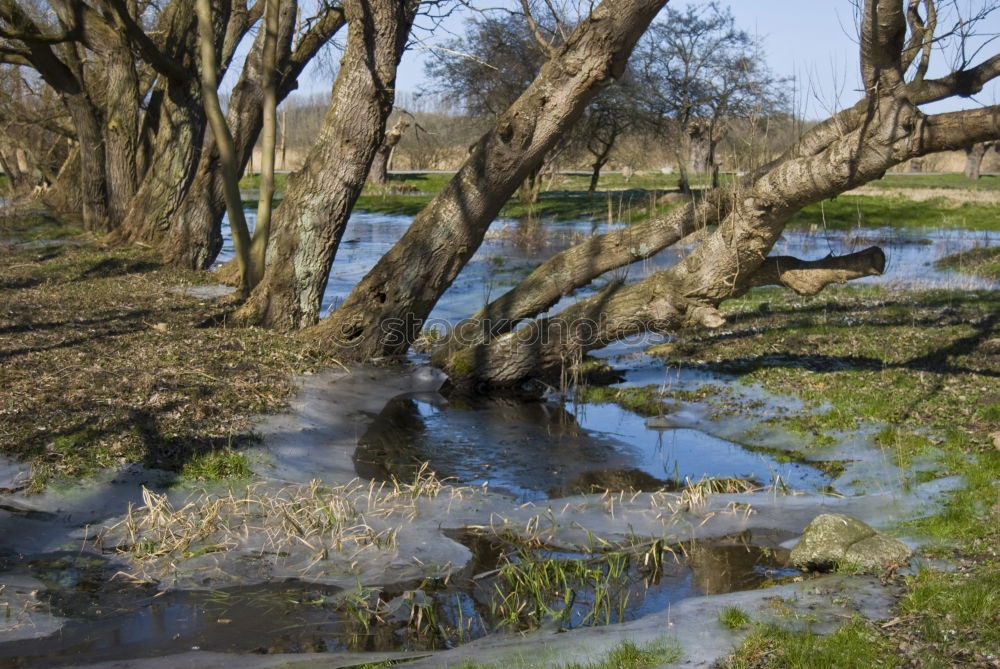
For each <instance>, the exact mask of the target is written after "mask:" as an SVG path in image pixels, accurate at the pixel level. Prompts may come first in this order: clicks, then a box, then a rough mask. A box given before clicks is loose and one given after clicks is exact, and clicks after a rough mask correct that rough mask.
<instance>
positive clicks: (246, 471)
mask: <svg viewBox="0 0 1000 669" xmlns="http://www.w3.org/2000/svg"><path fill="white" fill-rule="evenodd" d="M180 474H181V478H182V479H184V480H187V481H224V480H227V479H228V480H233V479H237V480H238V479H246V478H249V477H250V475H251V474H252V472H251V470H250V462H249V461H248V460H247V457H246V456H245V455H244V454H242V453H238V452H236V451H233V450H229V449H220V450H217V451H208V452H206V453H198V454H195V455H193V456H192V457H191V458H189V459H188V461H187V462H185V463H184V466H183V467H181V472H180Z"/></svg>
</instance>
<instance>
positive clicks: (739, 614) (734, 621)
mask: <svg viewBox="0 0 1000 669" xmlns="http://www.w3.org/2000/svg"><path fill="white" fill-rule="evenodd" d="M719 623H720V624H721V625H722V626H723V627H728V628H729V629H731V630H737V629H743V628H744V627H746V626H747V625H749V624H750V614H748V613H747V612H746V611H744V610H743V609H741V608H740V607H738V606H727V607H726V608H724V609H722V610H721V611H719Z"/></svg>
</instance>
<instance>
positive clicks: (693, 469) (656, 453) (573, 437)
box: [354, 395, 829, 501]
mask: <svg viewBox="0 0 1000 669" xmlns="http://www.w3.org/2000/svg"><path fill="white" fill-rule="evenodd" d="M354 458H355V466H356V468H357V472H358V474H359V475H360V476H363V477H365V478H372V479H375V480H389V479H391V478H392V477H396V478H397V479H399V480H410V479H412V478H413V476H414V474H415V473H416V471H417V469H418V468H419V467H420V466H421V465H422V463H424V462H429V463H430V467H431V469H432V470H434V471H435V472H436V473H437V474H438V475H439V476H446V477H453V478H454V479H456V480H457V481H458V482H459V483H461V484H466V485H482V484H484V483H485V484H488V485H489V487H490V488H491V489H494V490H501V491H505V492H508V493H510V494H512V495H514V496H515V497H517V498H518V499H521V500H525V501H527V500H540V499H546V498H553V497H562V496H566V495H572V494H577V493H581V492H595V491H600V490H615V491H617V490H626V491H649V490H661V489H667V490H671V489H674V490H676V489H678V488H679V487H680V486H681V485H683V484H684V483H685V481H687V480H688V479H691V480H692V481H699V480H701V479H703V478H740V479H745V480H750V481H753V482H755V483H758V484H762V485H767V484H770V483H772V482H774V481H775V480H777V479H778V478H779V477H780V479H781V481H783V482H784V483H785V484H787V485H789V486H791V487H794V488H799V489H807V490H813V489H819V488H822V487H823V486H825V485H827V484H828V483H829V478H828V477H827V476H825V475H824V474H823V473H822V472H820V471H819V470H817V469H815V468H813V467H811V466H809V465H807V464H804V463H799V462H780V461H779V460H778V459H776V458H775V457H774V456H773V455H770V454H765V453H755V452H753V451H750V450H746V449H744V448H743V447H741V446H739V445H737V444H734V443H732V442H729V441H726V440H724V439H719V438H717V437H713V436H711V435H709V434H706V433H704V432H701V431H699V430H694V429H689V428H674V429H650V428H648V427H647V426H646V421H645V419H644V418H642V417H641V416H638V415H636V414H633V413H631V412H629V411H625V410H623V409H621V408H620V407H618V406H616V405H613V404H578V405H573V406H570V405H567V406H563V405H560V404H557V403H555V402H548V401H525V400H523V399H518V398H504V397H499V398H498V397H475V398H471V399H463V400H461V401H453V402H450V403H449V402H448V401H447V400H445V399H444V398H443V397H441V396H439V395H435V396H432V397H431V396H427V395H423V396H409V395H407V396H401V397H398V398H396V399H393V400H391V401H390V402H389V403H388V404H387V405H386V407H385V409H384V410H383V411H382V412H381V413H380V414H379V415H378V416H377V417H376V418H375V419H374V421H373V423H372V425H371V427H370V428H369V429H368V431H367V432H366V433H365V434H364V435H362V436H361V438H360V439H359V440H358V448H357V451H356V452H355V455H354Z"/></svg>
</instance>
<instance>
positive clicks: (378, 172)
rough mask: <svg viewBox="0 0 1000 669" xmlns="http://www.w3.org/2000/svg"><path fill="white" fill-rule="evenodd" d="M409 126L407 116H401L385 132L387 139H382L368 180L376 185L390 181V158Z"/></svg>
mask: <svg viewBox="0 0 1000 669" xmlns="http://www.w3.org/2000/svg"><path fill="white" fill-rule="evenodd" d="M409 127H410V121H409V119H407V118H406V117H405V116H400V117H399V119H398V120H397V121H396V123H395V124H394V125H393V126H392V128H391V129H390V130H389V132H387V133H385V139H383V140H382V144H381V145H380V146H379V147H378V151H376V152H375V159H374V160H373V161H372V169H371V171H370V172H369V173H368V180H369V181H371V182H372V183H373V184H375V185H376V186H384V185H386V184H387V183H389V158H390V157H391V156H392V152H393V150H394V149H395V148H396V145H397V144H399V141H400V140H401V139H403V134H404V133H405V132H406V129H407V128H409Z"/></svg>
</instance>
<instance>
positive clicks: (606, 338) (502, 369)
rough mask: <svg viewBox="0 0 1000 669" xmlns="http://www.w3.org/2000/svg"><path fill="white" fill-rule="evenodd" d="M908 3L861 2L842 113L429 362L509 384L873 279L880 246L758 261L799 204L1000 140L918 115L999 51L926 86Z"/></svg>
mask: <svg viewBox="0 0 1000 669" xmlns="http://www.w3.org/2000/svg"><path fill="white" fill-rule="evenodd" d="M925 4H930V3H925ZM915 5H916V3H912V2H911V3H909V7H907V6H905V4H904V3H903V2H902V0H898V1H896V2H886V1H885V0H883V1H881V2H878V1H876V0H868V2H866V3H865V5H864V7H863V11H862V12H861V37H862V39H861V45H860V61H861V73H862V80H863V82H864V85H865V92H864V96H863V97H862V99H861V100H859V101H858V102H857V103H856V104H855V105H854V106H853V107H850V108H848V109H846V110H844V111H842V112H840V113H838V114H836V115H835V116H833V117H831V118H829V119H827V120H826V121H824V122H822V123H819V124H817V125H816V126H814V127H813V128H811V129H810V130H809V131H808V132H806V133H805V134H804V135H803V136H802V137H801V139H800V140H799V141H798V142H797V143H796V144H795V145H794V146H793V147H791V148H790V149H789V150H788V151H787V152H786V153H785V154H784V155H783V156H781V157H780V158H779V159H778V160H776V161H774V162H772V163H771V164H769V165H767V166H764V167H762V168H761V169H759V170H758V171H756V172H755V173H754V174H751V175H749V176H748V177H746V178H745V179H743V180H741V181H740V182H738V183H734V184H732V185H730V186H726V187H722V188H719V189H716V190H714V191H712V192H711V193H710V194H709V196H707V197H706V198H704V199H703V200H702V201H700V202H698V203H692V204H689V205H688V206H686V207H684V208H683V209H681V210H678V211H676V212H674V213H672V214H670V215H668V216H666V217H662V218H657V219H653V220H650V221H647V222H645V223H642V224H639V225H635V226H631V227H630V228H627V229H624V230H620V231H615V232H612V233H609V234H606V235H600V236H597V237H594V238H592V239H590V240H587V241H586V242H584V243H582V244H580V245H578V246H576V247H573V248H571V249H569V250H567V251H565V252H563V253H560V254H558V255H557V256H555V257H554V258H552V259H551V260H549V261H548V262H546V263H544V264H543V265H541V266H540V267H539V268H537V269H536V270H535V271H534V272H533V273H532V274H531V275H530V276H529V277H528V278H527V279H525V280H524V281H523V282H521V284H519V285H518V286H516V287H515V288H514V289H512V290H511V291H510V292H508V293H507V294H506V295H503V296H501V297H500V298H499V299H497V300H495V301H494V302H492V303H491V304H490V305H488V306H487V307H486V308H485V309H484V310H483V311H481V312H480V313H479V314H477V315H476V316H475V317H474V318H473V319H470V320H469V321H467V322H465V323H463V324H461V325H460V326H459V327H458V328H456V329H455V332H454V333H453V334H452V337H451V338H450V340H449V341H448V343H447V344H446V345H445V346H443V347H442V348H441V349H440V350H439V351H438V352H437V353H436V354H435V357H434V360H435V362H436V363H437V364H440V365H442V366H443V367H445V368H446V369H447V370H448V371H449V372H450V373H451V374H452V375H453V376H455V377H458V378H466V379H473V380H476V381H478V382H482V383H488V384H500V385H503V384H512V383H517V382H520V381H521V380H523V379H524V378H526V377H529V376H531V375H535V374H538V373H539V370H544V369H553V368H555V369H558V368H559V367H560V366H563V365H567V364H573V363H574V362H575V361H577V360H579V359H580V357H581V356H582V354H583V353H584V352H586V351H588V350H592V349H595V348H599V347H602V346H605V345H607V344H608V343H610V342H612V341H614V340H616V339H619V338H622V337H625V336H630V335H635V334H638V333H642V332H647V331H653V332H672V331H675V330H677V329H678V328H684V327H719V326H721V325H723V324H724V323H725V319H724V317H723V316H722V315H721V314H720V312H719V311H718V305H719V304H720V303H721V302H723V301H725V300H727V299H730V298H733V297H736V296H739V295H741V294H743V293H745V292H746V291H747V290H749V289H750V288H752V287H754V286H759V285H767V284H776V285H781V286H785V287H787V288H789V289H791V290H794V291H796V292H798V293H801V294H807V295H808V294H814V293H816V292H818V291H820V290H821V289H822V288H823V287H824V286H825V285H828V284H829V283H835V282H836V283H840V282H844V281H848V280H850V279H854V278H858V277H861V276H866V275H872V274H880V273H881V272H882V271H883V270H884V262H885V256H884V254H883V253H882V252H881V250H879V249H877V248H872V249H867V250H865V251H862V252H859V253H855V254H850V255H846V256H836V257H829V258H824V259H822V260H817V261H807V260H800V259H797V258H789V257H768V255H767V254H768V252H769V251H770V249H771V247H772V246H773V244H774V242H775V241H776V240H777V239H778V237H779V235H780V234H781V231H782V230H783V229H784V226H785V224H786V223H787V222H788V221H789V220H790V218H791V217H792V216H793V215H794V214H795V212H797V211H799V210H800V209H801V208H802V207H804V206H806V205H808V204H811V203H814V202H818V201H820V200H822V199H825V198H829V197H833V196H835V195H837V194H839V193H842V192H844V191H846V190H849V189H851V188H854V187H856V186H858V185H860V184H863V183H866V182H868V181H870V180H873V179H877V178H879V177H881V176H882V175H883V174H884V173H885V171H886V170H887V169H889V168H890V167H892V166H894V165H898V164H899V163H901V162H903V161H906V160H908V159H911V158H914V157H918V156H922V155H925V154H928V153H933V152H935V151H942V150H947V149H955V148H960V147H964V146H968V145H970V144H974V143H978V142H982V141H991V140H996V139H997V138H1000V106H996V105H994V106H987V107H981V108H977V109H972V110H968V111H960V112H952V113H946V114H933V115H928V114H924V113H923V112H921V111H920V109H919V108H918V105H921V104H924V103H928V102H933V101H936V100H942V99H945V98H949V97H956V96H957V97H968V96H970V95H973V94H975V93H976V92H977V91H979V90H981V89H982V87H983V85H984V84H985V83H986V82H988V81H990V80H992V79H995V78H996V77H998V76H1000V54H998V55H993V56H991V57H989V58H987V59H985V60H983V61H981V62H980V63H978V64H975V65H970V66H969V67H965V68H963V69H960V70H956V71H953V72H951V73H950V74H948V75H946V76H944V77H941V78H939V79H926V78H925V76H924V74H925V73H926V63H925V62H924V61H925V59H926V58H927V57H928V56H927V54H929V53H930V51H929V50H927V49H924V48H923V47H924V45H926V44H927V43H929V42H930V41H932V40H933V39H934V34H933V32H932V31H930V30H927V29H925V28H926V26H928V25H929V22H928V21H927V20H926V14H925V15H923V16H921V15H920V14H918V13H915V12H914V11H912V10H913V7H914V6H915ZM908 9H909V10H911V11H907V10H908ZM986 14H988V12H986V13H984V14H983V16H985V15H986ZM959 20H960V21H963V22H965V23H964V24H965V25H967V21H966V20H965V19H964V18H963V17H959ZM908 29H909V36H910V38H909V39H907V34H908ZM915 64H916V67H915V68H911V66H913V65H915ZM908 72H910V73H911V76H910V78H909V79H908V80H907V79H906V78H905V74H906V73H908ZM703 227H709V228H710V232H709V234H707V235H706V236H705V238H704V240H703V241H702V242H701V243H699V245H698V246H697V247H695V249H694V250H693V251H692V252H691V253H690V254H688V255H687V256H686V257H685V258H684V259H683V260H682V261H681V262H679V263H678V264H677V265H675V266H674V267H671V268H669V269H667V270H664V271H661V272H658V273H656V274H654V275H652V276H650V277H648V278H647V279H644V280H642V281H640V282H638V283H634V284H630V285H622V284H620V283H616V284H612V285H610V286H609V287H608V288H607V289H605V290H604V291H602V292H601V293H599V294H598V295H596V296H594V297H592V298H589V299H586V300H582V301H580V302H578V303H576V304H575V305H573V306H572V307H569V308H568V309H566V310H564V311H563V312H561V313H560V314H557V315H556V316H553V317H550V318H545V319H539V320H533V321H530V322H529V323H528V324H527V325H526V326H525V327H522V328H520V329H519V330H517V331H514V327H515V326H516V325H517V324H518V323H521V322H522V321H524V320H526V319H530V318H532V317H534V316H535V315H537V314H538V313H540V312H541V311H543V310H545V309H547V308H548V307H549V306H551V305H552V304H554V303H555V302H556V301H557V300H558V299H559V297H560V296H562V295H563V294H566V293H568V292H569V291H571V290H573V289H574V288H576V287H579V286H582V285H585V284H587V283H589V282H590V281H591V280H592V279H593V278H595V277H597V276H599V275H601V274H603V273H604V272H606V271H609V270H611V269H614V268H616V267H620V266H623V265H625V264H628V263H631V262H634V261H636V260H640V259H642V258H646V257H649V256H650V255H652V254H653V253H656V252H657V251H659V250H660V249H662V248H664V247H666V246H668V245H670V244H673V243H675V242H676V241H678V240H679V239H681V238H682V237H684V236H686V235H687V234H689V233H690V232H692V231H694V230H697V229H699V228H703Z"/></svg>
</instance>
